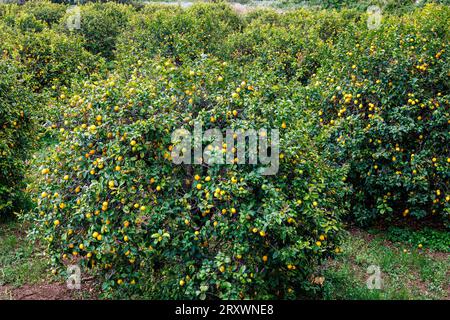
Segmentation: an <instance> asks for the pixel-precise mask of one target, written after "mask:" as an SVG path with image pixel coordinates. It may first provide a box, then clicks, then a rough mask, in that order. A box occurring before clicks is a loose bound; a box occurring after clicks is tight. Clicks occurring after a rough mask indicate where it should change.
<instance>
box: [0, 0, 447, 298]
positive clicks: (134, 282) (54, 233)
mask: <svg viewBox="0 0 450 320" xmlns="http://www.w3.org/2000/svg"><path fill="white" fill-rule="evenodd" d="M291 2H295V1H291ZM428 2H436V1H423V2H421V3H419V4H412V3H409V2H408V3H407V4H405V5H404V6H403V5H402V6H401V8H397V6H394V5H393V4H396V3H397V2H395V1H386V2H384V4H383V18H382V20H381V25H380V26H379V28H375V29H373V28H368V19H369V18H370V16H368V14H367V13H366V12H365V9H366V8H367V5H368V3H366V2H364V1H345V3H344V2H342V1H334V2H333V1H327V2H324V3H322V5H325V7H327V8H336V9H339V10H321V9H317V8H313V7H311V6H309V7H305V8H301V9H295V10H286V11H284V12H278V11H275V10H271V9H258V10H248V11H245V10H244V12H236V10H235V9H233V8H232V7H231V6H229V5H228V4H225V3H222V2H220V3H216V4H204V3H199V4H195V5H193V6H190V7H187V8H182V7H179V6H168V5H160V4H152V5H128V4H126V5H125V4H117V3H88V4H85V5H80V6H79V9H80V11H79V12H80V18H81V19H80V21H79V22H80V28H68V19H70V18H73V11H70V10H69V11H68V8H69V6H68V5H67V4H55V3H51V2H47V1H45V2H44V1H32V2H27V4H25V5H0V49H1V54H2V56H1V60H0V67H1V68H0V97H1V99H0V106H1V109H0V126H1V128H0V130H1V131H0V138H1V139H0V152H1V154H0V156H1V158H0V166H1V167H0V170H1V171H0V178H1V179H0V200H1V202H0V214H2V212H12V211H19V210H20V204H21V203H22V202H23V200H21V199H20V198H21V197H23V194H22V193H21V192H20V190H21V189H22V187H23V184H24V182H23V177H24V172H25V167H26V165H27V163H26V162H25V160H26V159H28V158H29V156H30V154H31V152H32V151H31V150H32V149H31V141H33V140H36V141H38V140H44V142H45V143H46V145H45V148H42V150H41V152H40V153H39V154H37V156H36V157H35V158H34V159H33V160H32V162H31V165H30V166H29V167H30V168H29V169H30V170H29V179H28V180H29V183H28V187H27V189H26V190H27V193H29V194H31V196H32V198H33V201H34V205H35V210H31V211H29V212H27V213H26V214H24V215H22V217H23V218H24V220H25V221H28V222H31V224H30V225H31V230H30V235H31V236H32V237H34V238H36V239H37V240H39V241H41V242H45V243H47V244H48V252H49V254H50V255H51V257H52V262H53V263H54V267H55V269H54V270H55V272H56V270H64V268H63V267H64V266H65V265H67V264H70V263H78V264H80V265H82V266H83V267H84V269H83V270H88V269H89V270H90V272H93V273H95V274H97V275H98V276H99V279H101V280H102V289H103V292H104V294H106V295H109V296H128V297H130V296H133V295H135V294H136V295H138V296H142V294H144V295H145V296H147V297H150V298H202V299H203V298H296V297H298V295H299V294H300V292H301V293H304V292H306V291H308V290H312V291H314V290H315V289H317V288H318V284H320V278H319V282H317V281H316V280H317V279H316V278H315V276H316V275H317V272H318V265H320V264H321V263H322V261H323V260H324V259H327V258H329V257H332V256H333V255H335V254H339V253H340V252H341V249H340V245H339V239H340V237H341V231H342V230H341V229H342V228H341V221H342V217H343V215H344V214H345V213H347V215H346V218H347V219H348V220H350V221H351V222H356V223H358V224H364V225H367V224H370V223H374V222H377V221H379V220H380V219H387V220H405V221H408V222H413V221H414V222H415V223H416V222H417V221H420V219H422V218H427V219H434V220H435V221H436V222H437V223H442V222H444V223H448V221H449V220H448V218H449V213H450V193H449V192H450V191H449V176H450V150H449V148H448V145H449V142H450V130H449V129H450V114H449V112H450V111H449V109H450V108H449V98H450V97H449V83H450V81H449V76H450V73H449V70H450V65H449V59H448V57H449V49H450V43H449V39H450V34H449V32H450V31H449V28H448V26H449V25H450V8H449V7H448V6H447V5H445V4H440V5H439V4H428ZM438 2H439V1H438ZM441 2H443V1H441ZM297 4H298V3H297ZM310 4H312V2H311V3H310ZM343 4H345V5H343ZM348 7H351V9H348ZM397 9H398V10H397ZM390 12H392V13H390ZM199 121H200V122H202V124H203V129H204V130H206V129H212V128H217V129H218V130H219V132H221V133H222V134H224V133H225V132H226V129H228V128H230V129H233V130H238V129H244V130H247V129H255V130H259V129H261V128H266V129H268V130H269V132H270V129H278V130H279V131H280V143H279V149H280V154H279V161H280V165H279V170H278V172H277V174H275V175H268V176H265V175H262V166H261V165H250V164H236V163H232V164H224V165H207V164H203V165H194V164H193V165H187V164H185V165H178V164H174V162H173V161H172V160H173V159H172V151H173V150H174V148H175V149H176V148H177V143H175V142H174V141H172V136H171V135H172V133H173V132H174V130H176V129H180V128H184V129H188V130H189V131H190V132H192V131H193V130H194V124H195V123H196V122H199ZM269 137H272V136H271V135H270V134H269ZM42 138H43V139H42ZM207 144H208V143H206V142H205V143H204V145H203V147H206V145H207ZM230 148H231V150H233V148H232V147H230V146H229V145H227V144H226V143H222V144H221V145H220V146H218V148H217V150H216V152H219V153H222V152H223V153H224V152H226V151H227V150H229V149H230ZM207 150H208V151H211V150H209V149H207ZM213 151H214V148H213ZM232 153H233V157H236V150H233V151H232Z"/></svg>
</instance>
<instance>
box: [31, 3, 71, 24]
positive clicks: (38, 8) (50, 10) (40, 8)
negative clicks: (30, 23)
mask: <svg viewBox="0 0 450 320" xmlns="http://www.w3.org/2000/svg"><path fill="white" fill-rule="evenodd" d="M67 8H68V6H66V5H61V4H56V3H52V2H50V1H48V0H34V1H27V2H26V3H25V5H24V6H23V9H22V10H23V11H24V12H26V13H28V14H30V15H32V16H33V17H35V18H36V19H37V20H40V21H43V22H45V23H46V24H47V25H48V26H49V27H51V26H53V25H56V24H57V23H59V21H60V20H61V18H62V17H63V16H64V14H65V13H66V10H67Z"/></svg>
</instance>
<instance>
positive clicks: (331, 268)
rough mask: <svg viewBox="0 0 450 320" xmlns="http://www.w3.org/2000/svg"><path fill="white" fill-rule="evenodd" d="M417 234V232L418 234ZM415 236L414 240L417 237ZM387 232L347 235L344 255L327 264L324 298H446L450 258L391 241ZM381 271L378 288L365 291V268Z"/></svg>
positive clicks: (442, 254) (366, 269)
mask: <svg viewBox="0 0 450 320" xmlns="http://www.w3.org/2000/svg"><path fill="white" fill-rule="evenodd" d="M420 234H421V233H420V232H418V235H420ZM418 235H417V237H419V236H418ZM389 237H390V233H389V232H387V233H386V234H381V233H380V234H377V235H375V236H373V235H370V234H368V233H365V232H361V231H357V232H351V233H350V234H349V235H348V236H347V237H346V239H345V241H344V243H343V250H344V252H343V253H342V254H341V256H339V257H338V258H337V259H336V260H334V261H330V262H329V264H328V265H327V267H326V269H325V271H324V276H325V279H326V280H325V283H324V288H323V289H324V290H323V297H324V298H325V299H364V300H366V299H371V300H372V299H375V300H383V299H389V300H392V299H394V300H398V299H401V300H403V299H448V298H449V287H450V280H449V266H450V255H449V254H447V253H444V252H434V251H429V250H427V249H418V248H417V246H415V245H413V246H411V245H410V244H409V243H406V242H391V241H389V240H388V238H389ZM371 265H374V266H378V267H379V268H380V271H381V274H380V275H381V279H382V287H381V289H379V290H378V289H368V287H367V283H366V281H367V279H368V278H369V277H370V275H371V274H370V273H368V267H369V266H371Z"/></svg>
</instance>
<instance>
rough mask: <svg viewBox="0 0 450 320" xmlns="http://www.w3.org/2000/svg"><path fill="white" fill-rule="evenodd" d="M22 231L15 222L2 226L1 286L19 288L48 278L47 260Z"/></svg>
mask: <svg viewBox="0 0 450 320" xmlns="http://www.w3.org/2000/svg"><path fill="white" fill-rule="evenodd" d="M22 229H23V228H22V227H21V225H20V224H19V223H18V222H15V221H9V222H7V223H5V224H1V225H0V285H10V286H14V287H19V286H21V285H23V284H34V283H38V282H41V281H43V280H45V279H46V278H47V277H48V272H47V267H48V264H47V261H48V260H47V258H46V257H45V256H44V254H43V251H42V250H41V249H40V248H39V246H37V245H35V244H33V243H31V242H30V241H28V240H27V239H26V236H25V234H24V232H23V230H22Z"/></svg>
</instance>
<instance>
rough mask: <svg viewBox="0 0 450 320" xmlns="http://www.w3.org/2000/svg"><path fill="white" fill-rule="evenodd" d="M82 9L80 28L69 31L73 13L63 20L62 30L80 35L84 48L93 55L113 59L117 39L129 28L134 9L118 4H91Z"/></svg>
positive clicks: (69, 13)
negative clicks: (68, 23) (68, 24)
mask: <svg viewBox="0 0 450 320" xmlns="http://www.w3.org/2000/svg"><path fill="white" fill-rule="evenodd" d="M79 8H80V28H79V29H74V30H72V31H69V30H68V29H67V25H66V21H67V20H68V19H69V17H70V16H71V15H73V13H72V12H68V13H67V14H66V15H65V16H64V17H63V19H62V20H61V25H60V28H61V29H64V30H66V31H67V32H74V33H76V34H80V35H82V36H83V38H84V40H85V41H84V47H85V48H86V49H87V50H88V51H89V52H91V53H94V54H100V55H102V56H103V57H104V58H107V59H112V58H113V57H114V50H115V48H116V39H117V37H118V36H119V35H120V34H121V33H122V31H123V30H124V29H125V28H126V27H127V25H128V20H129V17H130V14H131V13H132V12H133V7H132V6H130V5H122V4H116V3H112V2H109V3H103V4H101V3H89V4H86V5H83V6H79Z"/></svg>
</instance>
